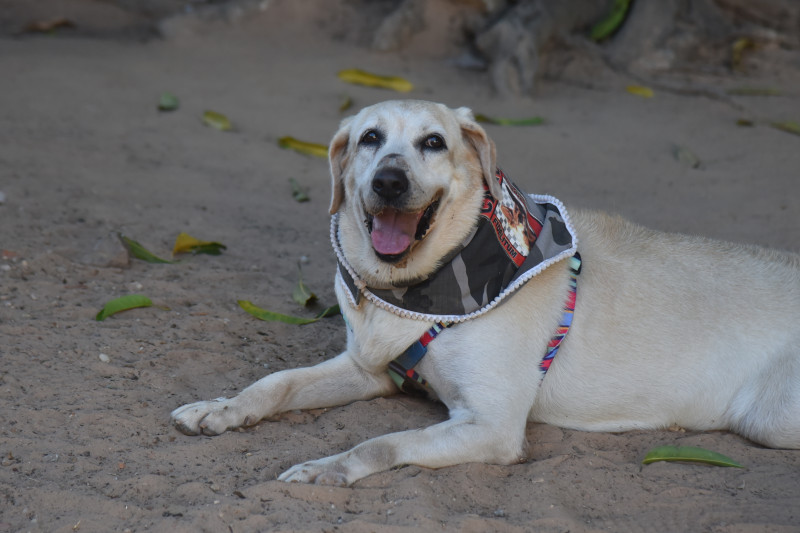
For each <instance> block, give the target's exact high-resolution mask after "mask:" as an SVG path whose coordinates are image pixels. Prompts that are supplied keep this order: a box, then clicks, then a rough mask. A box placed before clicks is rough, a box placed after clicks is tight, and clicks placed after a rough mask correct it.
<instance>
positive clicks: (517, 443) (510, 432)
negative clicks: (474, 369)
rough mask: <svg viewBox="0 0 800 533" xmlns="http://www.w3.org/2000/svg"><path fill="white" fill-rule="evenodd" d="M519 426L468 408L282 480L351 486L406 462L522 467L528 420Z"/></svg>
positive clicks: (295, 470) (308, 466) (298, 468)
mask: <svg viewBox="0 0 800 533" xmlns="http://www.w3.org/2000/svg"><path fill="white" fill-rule="evenodd" d="M523 418H524V417H523ZM517 425H518V426H519V427H518V428H514V427H510V426H511V424H508V421H507V420H506V421H505V423H504V422H503V421H500V420H498V419H494V420H491V421H490V420H483V421H479V420H476V419H475V416H474V415H473V414H471V413H470V412H469V411H466V410H463V411H460V410H459V411H455V412H454V411H451V418H450V419H449V420H447V421H445V422H442V423H440V424H436V425H434V426H430V427H428V428H425V429H420V430H410V431H402V432H399V433H390V434H388V435H383V436H381V437H376V438H374V439H370V440H368V441H366V442H363V443H361V444H359V445H358V446H356V447H355V448H353V449H351V450H349V451H346V452H344V453H340V454H338V455H333V456H330V457H325V458H323V459H318V460H316V461H309V462H307V463H303V464H299V465H296V466H293V467H292V468H290V469H289V470H287V471H286V472H284V473H283V474H281V476H280V477H279V478H278V479H280V480H282V481H297V482H303V483H316V484H320V485H340V486H346V485H350V484H351V483H353V482H355V481H357V480H359V479H361V478H363V477H366V476H368V475H370V474H374V473H376V472H381V471H384V470H388V469H390V468H392V467H395V466H399V465H406V464H414V465H418V466H424V467H428V468H441V467H445V466H451V465H455V464H461V463H471V462H484V463H493V464H512V463H518V462H520V461H522V460H524V456H523V445H524V442H525V438H524V432H525V422H524V419H523V420H522V421H520V423H519V424H517Z"/></svg>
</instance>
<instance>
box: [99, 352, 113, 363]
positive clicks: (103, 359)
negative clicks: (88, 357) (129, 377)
mask: <svg viewBox="0 0 800 533" xmlns="http://www.w3.org/2000/svg"><path fill="white" fill-rule="evenodd" d="M100 360H101V361H102V362H104V363H109V362H111V358H110V357H109V356H108V355H106V354H104V353H101V354H100Z"/></svg>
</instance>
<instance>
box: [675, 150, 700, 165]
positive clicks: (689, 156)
mask: <svg viewBox="0 0 800 533" xmlns="http://www.w3.org/2000/svg"><path fill="white" fill-rule="evenodd" d="M673 155H674V156H675V159H677V160H678V161H680V162H681V163H682V164H684V165H686V166H687V167H689V168H699V167H700V159H698V157H697V156H696V155H694V152H692V151H691V150H689V149H688V148H686V147H685V146H676V147H675V149H674V150H673Z"/></svg>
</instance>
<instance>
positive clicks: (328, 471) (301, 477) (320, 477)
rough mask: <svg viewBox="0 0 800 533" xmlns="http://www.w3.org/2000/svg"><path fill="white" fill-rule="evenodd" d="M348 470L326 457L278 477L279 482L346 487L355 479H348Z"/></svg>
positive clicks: (298, 466) (338, 462)
mask: <svg viewBox="0 0 800 533" xmlns="http://www.w3.org/2000/svg"><path fill="white" fill-rule="evenodd" d="M348 477H349V476H348V469H347V467H345V466H344V465H343V464H342V463H341V461H338V460H336V457H326V458H325V459H318V460H316V461H308V462H307V463H303V464H301V465H295V466H293V467H292V468H290V469H289V470H287V471H286V472H284V473H283V474H281V475H280V476H278V479H279V480H280V481H287V482H295V483H315V484H317V485H334V486H337V487H346V486H348V485H349V484H350V483H352V482H354V481H355V479H348Z"/></svg>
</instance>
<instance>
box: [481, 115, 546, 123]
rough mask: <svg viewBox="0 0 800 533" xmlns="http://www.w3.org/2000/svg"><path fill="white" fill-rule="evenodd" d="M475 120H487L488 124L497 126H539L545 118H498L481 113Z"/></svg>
mask: <svg viewBox="0 0 800 533" xmlns="http://www.w3.org/2000/svg"><path fill="white" fill-rule="evenodd" d="M475 120H477V121H478V122H485V123H487V124H495V125H497V126H539V125H541V124H544V119H543V118H542V117H530V118H497V117H488V116H486V115H483V114H481V113H478V114H476V115H475Z"/></svg>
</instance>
